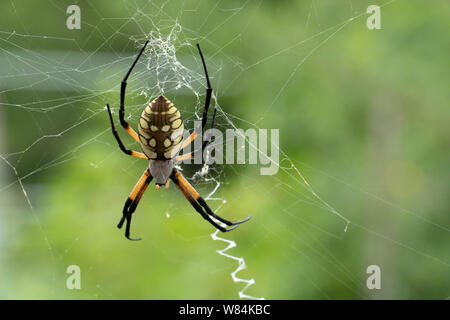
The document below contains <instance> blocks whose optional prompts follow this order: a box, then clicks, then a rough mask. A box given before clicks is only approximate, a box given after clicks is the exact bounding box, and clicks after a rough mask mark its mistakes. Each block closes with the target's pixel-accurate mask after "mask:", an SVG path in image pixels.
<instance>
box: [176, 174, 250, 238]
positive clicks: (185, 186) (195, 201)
mask: <svg viewBox="0 0 450 320" xmlns="http://www.w3.org/2000/svg"><path fill="white" fill-rule="evenodd" d="M170 178H171V179H172V180H173V181H174V182H175V184H176V185H177V186H178V188H179V189H180V190H181V192H182V193H183V194H184V196H185V197H186V199H188V200H189V202H190V203H191V205H192V206H193V207H194V208H195V210H196V211H197V212H198V213H200V214H201V215H202V217H203V218H205V219H206V220H208V222H209V223H211V224H212V225H213V226H214V227H216V228H217V229H219V230H220V231H222V232H228V231H231V230H234V229H236V228H237V227H238V225H239V224H241V223H244V222H246V221H248V220H250V218H251V216H249V217H248V218H247V219H244V220H241V221H237V222H231V221H228V220H226V219H224V218H222V217H220V216H218V215H216V214H215V213H214V212H213V211H212V210H211V208H210V207H209V206H208V204H207V203H206V201H205V200H204V199H203V198H202V197H201V196H200V194H199V193H198V192H197V191H196V190H195V189H194V187H192V186H191V184H190V183H189V182H188V181H187V180H186V178H185V177H184V176H183V175H182V174H181V173H180V172H178V171H177V170H176V169H174V171H173V173H172V176H171V177H170ZM203 209H205V211H206V213H205V211H204V210H203ZM209 216H212V217H214V218H215V219H217V220H219V221H220V222H222V223H224V224H226V225H227V226H230V227H231V228H229V229H226V228H223V227H222V226H220V225H218V224H217V223H215V222H214V221H213V220H212V219H211V218H210V217H209Z"/></svg>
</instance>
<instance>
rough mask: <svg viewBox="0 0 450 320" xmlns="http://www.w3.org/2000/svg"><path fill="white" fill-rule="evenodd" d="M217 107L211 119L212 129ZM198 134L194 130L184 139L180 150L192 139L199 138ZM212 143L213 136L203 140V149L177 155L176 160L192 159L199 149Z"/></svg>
mask: <svg viewBox="0 0 450 320" xmlns="http://www.w3.org/2000/svg"><path fill="white" fill-rule="evenodd" d="M216 111H217V110H216V109H214V113H213V117H212V121H211V129H214V122H215V120H216ZM197 137H198V135H197V133H195V132H193V133H192V134H191V135H190V136H189V137H188V138H187V139H186V140H184V141H183V143H182V144H181V148H180V150H183V149H184V148H185V147H186V146H187V145H188V144H190V143H191V142H192V141H194V140H195V138H197ZM210 143H211V137H208V139H206V140H205V141H203V144H202V148H201V150H194V151H192V152H189V153H186V154H183V155H181V156H176V157H175V159H174V160H175V161H182V160H186V159H191V158H192V157H194V154H195V153H196V152H198V151H201V152H203V150H204V149H205V148H206V147H207V146H208V144H210Z"/></svg>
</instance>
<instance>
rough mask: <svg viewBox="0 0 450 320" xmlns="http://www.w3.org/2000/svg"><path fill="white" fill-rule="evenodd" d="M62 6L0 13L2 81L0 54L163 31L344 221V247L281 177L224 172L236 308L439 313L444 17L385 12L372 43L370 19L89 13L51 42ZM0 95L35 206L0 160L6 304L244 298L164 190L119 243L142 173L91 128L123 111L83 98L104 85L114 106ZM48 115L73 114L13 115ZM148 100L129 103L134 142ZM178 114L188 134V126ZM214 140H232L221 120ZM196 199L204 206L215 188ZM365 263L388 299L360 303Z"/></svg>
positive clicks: (59, 94)
mask: <svg viewBox="0 0 450 320" xmlns="http://www.w3.org/2000/svg"><path fill="white" fill-rule="evenodd" d="M387 2H388V1H385V2H380V1H378V2H376V3H377V4H380V5H382V4H383V3H387ZM70 4H72V2H71V1H65V0H64V1H57V2H55V1H27V2H14V4H13V3H12V2H8V1H4V2H2V3H1V4H0V31H1V33H0V38H1V42H0V47H1V49H2V52H3V53H6V54H5V55H3V56H2V57H3V58H2V59H4V60H3V61H2V62H1V63H2V65H3V64H11V63H12V62H11V61H14V59H13V58H12V57H8V55H7V53H8V52H10V51H12V50H18V51H19V52H20V51H24V52H30V53H31V54H33V52H45V51H46V50H47V51H56V52H62V53H64V52H66V51H80V52H83V53H90V52H94V53H100V52H103V53H105V52H106V53H108V52H113V51H114V52H116V53H117V52H119V53H121V56H122V57H130V56H133V55H134V54H135V53H136V46H135V44H134V42H133V41H131V40H130V39H133V37H138V38H139V37H141V38H142V37H143V33H145V32H149V31H148V30H151V29H152V28H153V27H154V26H152V23H151V22H150V20H145V19H143V20H141V21H139V25H140V26H141V29H139V28H137V27H136V24H135V23H129V24H128V23H124V22H126V21H127V19H129V20H130V21H132V19H139V17H140V16H139V15H137V14H136V13H137V12H138V11H142V12H144V13H145V14H147V15H149V16H151V18H152V22H153V23H155V26H160V27H161V28H162V31H163V32H168V31H169V29H168V27H169V26H171V25H173V24H174V22H175V19H177V21H178V23H180V25H181V26H182V27H183V36H184V37H185V38H186V39H192V42H193V43H194V42H196V41H200V42H201V45H202V48H203V51H204V53H205V56H207V59H211V60H210V61H212V62H213V63H211V67H210V68H211V70H212V71H211V74H213V75H214V76H213V79H212V82H213V85H214V89H215V92H216V93H217V96H218V99H219V104H220V106H221V108H222V109H223V110H225V111H226V112H227V114H228V115H231V116H232V117H233V118H232V119H233V120H234V121H236V124H237V125H238V126H239V127H242V128H244V129H246V128H250V127H253V124H255V125H256V126H258V127H260V128H279V129H280V145H281V149H282V151H283V152H285V154H286V155H287V156H288V157H289V158H290V159H291V160H292V161H293V163H294V164H295V165H296V166H297V168H298V169H299V170H300V171H301V172H302V174H304V176H305V177H306V179H307V180H308V181H309V183H310V184H311V185H312V187H313V188H314V190H315V191H316V192H317V194H318V195H319V196H320V197H321V198H322V199H324V200H325V201H326V202H327V203H328V204H330V205H331V206H332V207H334V208H336V209H337V210H338V211H339V212H340V213H342V214H343V215H344V216H345V217H346V218H347V219H349V220H350V221H351V223H350V225H349V227H348V231H347V232H345V233H344V231H343V230H344V227H345V221H343V220H342V219H340V218H339V217H337V216H336V215H333V213H332V212H330V211H329V210H327V209H326V208H324V207H323V205H322V204H321V203H318V202H314V201H315V200H316V199H315V198H314V196H313V194H312V193H311V192H310V191H308V189H307V188H305V187H304V186H302V183H298V182H297V180H296V179H299V176H298V175H297V174H296V173H295V171H294V170H292V169H289V162H288V161H283V162H282V163H281V164H282V166H284V165H286V166H287V169H286V168H285V170H281V169H280V171H279V173H278V174H277V175H276V176H261V175H259V170H258V168H257V167H255V166H250V165H244V166H238V165H236V166H223V167H220V168H218V169H219V170H222V169H223V172H222V173H221V175H220V180H221V182H223V184H222V185H221V187H220V189H219V191H218V193H217V194H216V195H215V196H217V197H220V198H223V199H226V200H227V202H226V204H224V205H223V207H222V208H221V209H220V211H219V213H220V214H221V215H222V216H224V217H227V218H230V219H233V220H237V219H241V218H243V217H245V216H246V215H248V214H249V213H250V214H253V219H252V220H251V221H250V222H248V223H247V224H245V225H242V226H240V228H239V229H237V230H236V231H234V232H232V233H229V234H226V235H223V234H222V235H220V236H224V237H225V238H228V239H233V240H235V241H236V243H237V247H236V248H234V249H232V250H230V251H228V253H230V254H233V255H235V256H237V257H244V259H245V261H246V263H247V266H248V269H247V270H244V271H241V272H240V273H239V274H238V276H240V277H242V278H250V277H251V278H254V279H255V281H256V284H255V285H253V286H251V287H250V288H249V289H248V290H247V292H246V293H247V294H250V295H254V296H264V297H266V298H272V299H324V298H331V299H347V298H351V299H357V298H387V299H390V298H401V299H405V298H425V299H428V298H437V299H445V298H447V297H448V294H449V288H450V282H449V277H448V272H449V266H450V265H449V264H450V259H449V258H450V257H449V252H450V250H449V229H448V227H449V222H450V221H449V208H450V200H449V197H448V190H449V187H450V185H449V181H450V170H449V169H448V164H449V160H450V157H449V152H448V150H449V142H450V141H449V140H450V139H449V137H450V132H449V125H448V121H449V119H450V109H449V108H448V102H449V101H450V99H449V90H448V88H449V84H450V81H449V80H450V79H449V73H448V70H449V58H448V52H449V49H450V42H449V38H448V30H449V27H450V25H449V24H450V22H449V19H448V14H449V6H448V3H447V2H445V1H430V2H425V1H419V0H415V1H402V0H397V1H393V2H392V3H389V4H388V5H386V6H384V7H382V9H381V19H382V29H381V30H373V31H370V30H368V29H367V28H366V18H367V15H365V14H363V13H364V12H365V10H366V8H367V6H368V5H370V4H375V3H374V2H373V1H332V0H326V1H250V2H246V3H245V2H242V1H226V2H225V1H221V2H218V3H216V2H212V1H183V2H181V3H179V2H178V1H174V2H171V3H168V2H158V1H152V2H150V1H131V2H128V1H115V2H111V1H95V2H93V1H92V2H87V1H86V2H80V3H79V5H80V7H81V10H82V21H83V24H82V28H81V30H68V29H67V28H65V20H66V17H67V14H66V13H65V10H66V8H67V6H68V5H70ZM351 17H356V18H355V19H354V20H353V21H351V22H349V23H348V24H347V25H345V26H343V27H342V28H341V29H340V30H339V31H338V32H336V33H335V34H334V35H333V36H331V35H332V34H333V32H334V31H336V30H337V29H338V28H339V26H342V25H343V23H345V21H347V20H348V19H349V18H351ZM118 32H119V35H120V36H117V35H118ZM16 34H20V36H18V35H16ZM23 35H34V36H38V37H32V36H23ZM45 35H48V36H51V37H49V38H47V39H43V38H42V36H45ZM61 38H64V39H73V40H72V41H66V40H61ZM327 38H329V39H327ZM123 40H126V41H123ZM191 52H192V51H185V52H184V56H186V55H187V54H190V53H191ZM268 57H270V58H268ZM266 58H267V59H266ZM130 61H131V60H129V59H127V60H126V61H125V62H124V64H123V65H122V64H120V68H122V66H123V70H125V68H126V66H127V65H129V62H130ZM69 65H70V63H69ZM208 66H210V65H208ZM199 67H200V66H199V65H196V66H195V68H199ZM12 68H13V69H15V71H16V73H17V74H20V72H21V70H20V68H19V67H14V65H12ZM0 75H1V72H0ZM40 75H41V76H42V74H40ZM38 76H39V73H38ZM7 81H8V77H6V76H4V74H3V76H0V105H1V108H0V114H1V117H0V134H1V136H0V148H1V150H0V154H1V155H2V156H3V157H5V156H6V157H7V160H8V162H9V163H10V164H11V165H12V166H13V167H14V168H15V169H16V170H17V174H18V176H19V177H21V178H22V179H21V182H22V183H23V185H24V188H25V190H26V191H27V195H28V196H29V199H30V201H31V203H32V206H33V208H32V209H30V207H29V206H28V204H27V202H26V198H25V197H24V195H23V192H22V190H21V187H20V184H19V183H18V179H17V176H16V175H15V172H14V170H12V168H11V167H10V166H8V165H7V163H6V162H5V161H0V163H1V165H0V168H1V169H0V170H1V171H0V178H2V180H1V185H0V190H1V192H0V201H1V207H0V212H1V213H2V214H1V217H2V218H1V222H0V245H1V253H0V274H1V276H2V281H0V297H1V298H6V299H12V298H20V299H35V298H43V299H47V298H57V299H96V298H100V299H116V298H120V299H174V298H178V299H235V298H238V294H237V293H238V291H239V290H240V289H241V288H242V284H236V283H233V281H232V279H231V276H230V273H231V272H232V271H233V270H235V269H236V267H237V264H236V262H235V261H232V260H230V259H226V258H224V257H222V256H220V255H218V254H216V253H215V250H220V249H223V248H224V247H225V246H226V244H224V243H222V242H218V241H212V240H211V238H210V233H211V232H213V229H212V227H211V226H210V225H209V224H208V223H206V222H205V221H204V220H203V219H201V217H199V216H198V215H197V214H196V213H195V212H194V211H193V209H192V208H191V207H190V205H189V203H188V202H187V201H186V200H185V199H184V198H183V197H182V196H181V194H180V193H179V191H178V190H177V189H176V188H174V187H173V186H172V187H171V189H170V190H169V191H168V192H165V191H163V190H160V191H158V192H156V191H155V190H154V187H152V186H151V187H150V188H149V189H148V191H147V193H146V195H145V196H144V198H143V200H142V201H141V204H140V206H139V207H138V209H137V211H136V213H135V214H134V218H133V226H132V228H133V230H132V232H133V234H134V235H135V236H141V237H142V238H143V240H142V241H140V242H130V241H127V240H126V239H125V238H124V237H123V230H120V231H118V230H117V229H116V224H117V222H118V220H119V219H120V215H121V210H122V206H123V202H124V201H125V199H126V197H127V195H128V193H129V191H130V190H131V188H132V186H134V184H135V182H136V181H137V179H138V177H139V175H140V174H141V172H142V171H143V170H144V169H145V167H146V163H145V161H139V160H135V159H130V158H129V157H127V156H125V155H123V154H122V153H121V152H120V150H119V149H118V148H117V146H116V143H115V141H114V139H113V137H112V135H111V133H110V131H109V130H108V126H109V124H108V122H107V116H106V113H104V112H103V111H102V112H98V111H99V110H102V108H103V106H104V104H105V102H107V101H108V102H110V103H111V104H113V105H114V106H115V107H117V106H118V102H119V101H118V97H119V90H118V84H119V82H120V78H119V77H114V78H113V79H106V80H105V79H102V74H101V73H100V74H99V75H98V79H96V82H98V83H99V84H98V87H95V88H89V90H92V91H95V90H98V92H101V91H102V90H105V87H103V86H105V83H106V87H107V88H112V87H114V88H116V89H117V90H116V91H115V92H112V91H109V92H105V93H104V94H103V95H97V96H96V97H95V98H93V99H92V100H90V99H86V100H81V101H77V99H68V97H76V96H77V95H82V94H84V93H83V92H80V91H77V92H75V91H73V92H70V91H65V90H47V91H38V90H35V89H34V88H32V87H31V88H26V87H25V88H23V89H20V90H5V89H4V88H5V87H8V86H7ZM131 86H133V84H131ZM130 92H133V91H130ZM155 94H157V92H155ZM56 99H67V102H69V105H68V108H57V109H54V110H50V111H47V112H33V111H30V110H28V109H26V108H20V107H14V105H16V106H20V105H21V104H23V103H29V102H30V101H36V105H31V106H30V108H45V107H46V103H47V102H48V101H53V100H56ZM178 99H179V100H177V101H190V100H189V99H191V97H189V96H185V97H179V98H178ZM71 100H73V102H71ZM62 101H64V100H62ZM144 102H145V99H144V98H143V97H139V96H135V97H133V96H130V95H128V96H127V103H128V105H131V106H132V109H131V110H134V116H133V118H132V120H133V121H134V125H136V120H137V116H138V114H139V108H142V106H143V105H144ZM177 104H178V103H177ZM93 110H95V112H93ZM136 110H137V111H136ZM183 112H186V113H189V112H191V114H190V117H193V114H192V110H191V111H189V110H187V108H186V109H183ZM91 113H92V117H89V115H90V114H91ZM86 119H87V120H86ZM218 122H219V127H220V128H221V129H225V128H227V127H229V126H228V124H227V123H226V121H225V119H224V118H223V117H220V116H219V119H218ZM74 124H77V126H75V127H74V128H73V129H71V130H68V131H67V132H64V131H65V129H67V128H68V127H70V126H73V125H74ZM60 132H64V133H63V134H62V136H56V137H53V136H49V137H47V138H45V139H43V140H38V139H40V138H42V137H43V136H46V135H52V134H57V133H60ZM122 137H125V134H123V133H122ZM124 140H126V141H127V142H128V143H129V145H130V146H133V148H134V149H137V148H138V146H137V145H136V144H133V143H131V141H130V139H128V138H124ZM36 141H38V143H35V142H36ZM28 146H30V148H29V149H27V151H26V152H25V153H21V152H19V153H17V154H16V152H18V151H22V150H24V149H26V148H27V147H28ZM64 154H68V156H62V155H64ZM59 157H61V158H59ZM58 159H59V160H58ZM196 168H197V167H195V168H194V169H196ZM194 169H193V168H190V167H189V166H185V169H184V170H185V172H188V173H192V172H194ZM196 182H199V181H194V184H195V183H196ZM196 186H198V187H199V191H201V193H202V194H205V195H206V194H208V193H209V192H211V190H212V187H213V186H214V184H212V183H205V182H203V183H200V184H199V185H198V184H196ZM296 192H300V193H296ZM211 204H212V206H213V207H214V208H217V207H218V206H219V205H220V203H218V202H216V201H212V202H211ZM166 212H169V213H170V216H167V215H166ZM71 264H76V265H79V266H80V267H81V271H82V289H81V290H72V291H71V290H67V289H66V286H65V284H66V278H67V274H66V273H65V270H66V268H67V267H68V266H69V265H71ZM370 264H376V265H379V266H380V267H381V270H382V290H379V291H376V292H374V291H369V290H367V288H366V286H365V284H366V278H367V276H368V275H367V274H366V268H367V266H368V265H370Z"/></svg>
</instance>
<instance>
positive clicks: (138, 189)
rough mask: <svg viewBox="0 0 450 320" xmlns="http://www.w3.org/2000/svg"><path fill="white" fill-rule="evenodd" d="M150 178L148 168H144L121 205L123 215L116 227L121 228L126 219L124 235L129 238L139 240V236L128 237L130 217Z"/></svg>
mask: <svg viewBox="0 0 450 320" xmlns="http://www.w3.org/2000/svg"><path fill="white" fill-rule="evenodd" d="M152 179H153V177H152V175H151V174H150V171H149V170H148V169H147V170H145V172H144V173H143V174H142V176H141V177H140V178H139V180H138V182H137V183H136V185H135V186H134V188H133V190H132V191H131V193H130V195H129V196H128V199H127V201H126V202H125V205H124V207H123V216H122V218H121V219H120V222H119V224H118V225H117V227H118V228H119V229H121V228H122V225H123V223H124V222H125V220H126V221H127V224H126V227H125V237H126V238H127V239H129V240H141V239H140V238H131V237H130V227H131V217H132V215H133V212H134V211H135V210H136V207H137V205H138V204H139V201H140V200H141V198H142V196H143V195H144V192H145V190H146V189H147V187H148V185H149V184H150V182H151V181H152Z"/></svg>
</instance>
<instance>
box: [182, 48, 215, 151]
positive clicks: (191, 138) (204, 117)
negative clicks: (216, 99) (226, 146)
mask: <svg viewBox="0 0 450 320" xmlns="http://www.w3.org/2000/svg"><path fill="white" fill-rule="evenodd" d="M197 49H198V53H199V54H200V58H201V59H202V64H203V70H204V71H205V78H206V97H205V107H204V108H203V115H202V132H203V130H204V129H205V126H206V121H207V120H208V109H209V105H210V104H211V94H212V87H211V82H210V81H209V75H208V70H207V69H206V63H205V59H204V58H203V53H202V50H201V49H200V45H199V44H198V43H197ZM215 111H216V109H215V108H214V116H213V122H214V118H215V115H216V113H215ZM197 136H198V135H197V133H196V132H192V134H191V135H190V136H189V138H187V139H186V140H185V141H183V144H182V145H181V149H184V148H186V146H187V145H188V144H190V143H191V142H192V141H194V139H195V138H196V137H197ZM203 148H204V147H203ZM203 148H202V150H203Z"/></svg>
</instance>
